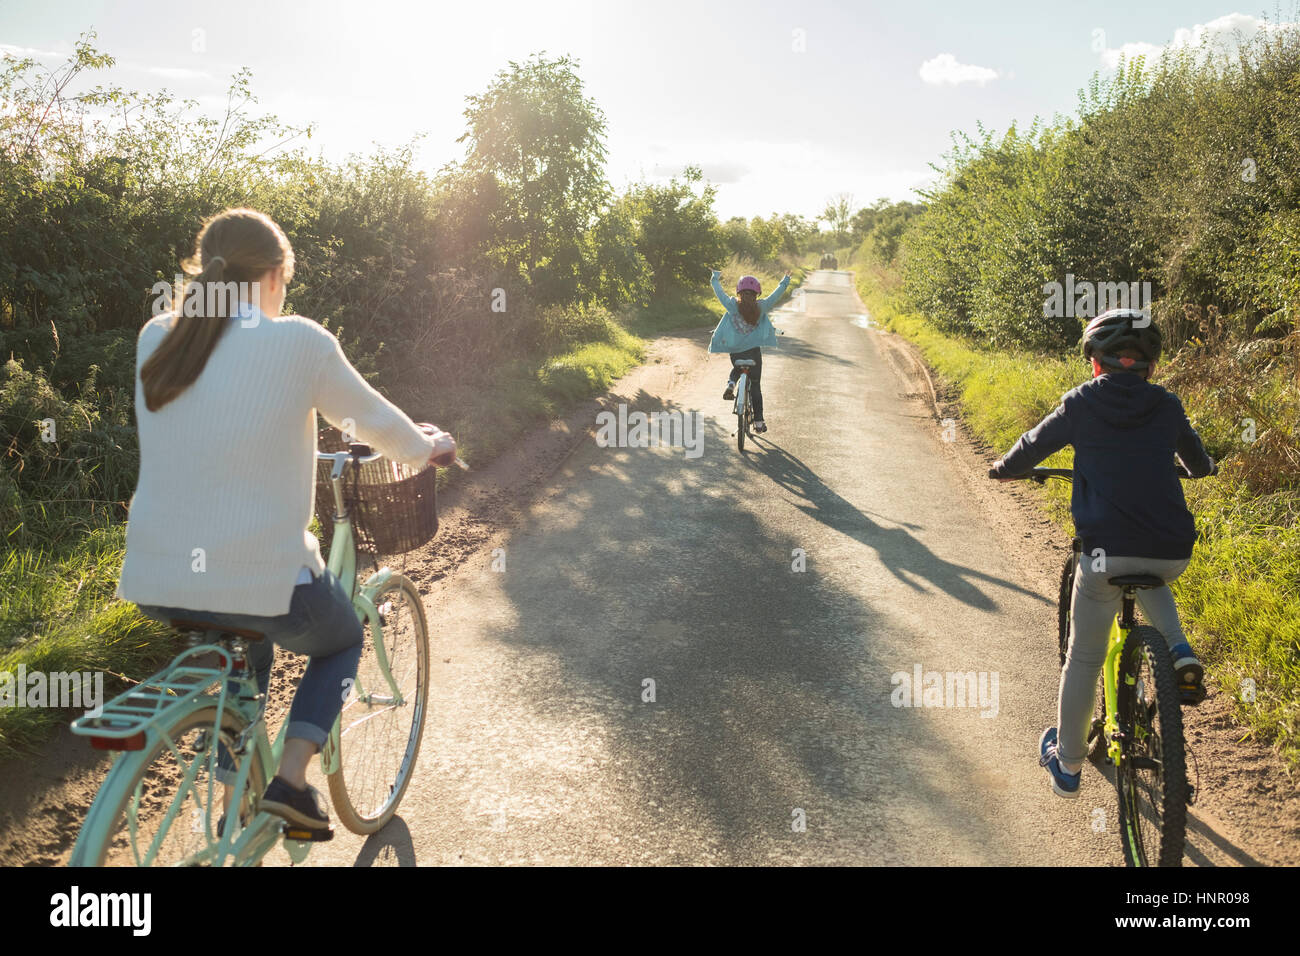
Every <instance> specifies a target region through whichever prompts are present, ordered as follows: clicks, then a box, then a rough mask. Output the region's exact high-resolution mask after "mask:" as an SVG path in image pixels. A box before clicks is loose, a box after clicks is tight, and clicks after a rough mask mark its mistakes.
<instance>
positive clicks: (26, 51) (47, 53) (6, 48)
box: [0, 43, 70, 60]
mask: <svg viewBox="0 0 1300 956" xmlns="http://www.w3.org/2000/svg"><path fill="white" fill-rule="evenodd" d="M8 56H12V57H14V58H15V59H19V60H21V59H23V58H25V57H29V56H30V57H32V58H33V59H35V60H40V59H45V58H49V57H54V58H56V59H60V60H63V59H66V58H67V57H68V56H70V54H68V53H60V52H59V51H58V50H38V49H36V48H35V47H31V46H14V45H13V44H12V43H0V57H8Z"/></svg>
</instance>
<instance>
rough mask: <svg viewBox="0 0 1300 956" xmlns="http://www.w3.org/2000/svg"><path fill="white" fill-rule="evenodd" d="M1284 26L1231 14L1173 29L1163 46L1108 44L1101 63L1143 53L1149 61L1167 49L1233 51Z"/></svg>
mask: <svg viewBox="0 0 1300 956" xmlns="http://www.w3.org/2000/svg"><path fill="white" fill-rule="evenodd" d="M1285 26H1286V24H1274V23H1269V22H1268V21H1267V20H1260V19H1258V18H1257V17H1252V16H1250V15H1248V14H1245V13H1228V14H1225V15H1224V16H1221V17H1218V18H1217V19H1214V20H1211V21H1210V22H1209V23H1198V24H1196V25H1195V26H1191V27H1179V28H1178V29H1177V30H1175V31H1174V38H1173V39H1172V40H1170V41H1169V42H1168V43H1166V44H1165V45H1164V46H1160V45H1158V44H1155V43H1146V42H1135V43H1125V44H1124V45H1123V46H1119V47H1113V48H1112V47H1107V48H1106V49H1104V50H1102V51H1101V53H1100V56H1101V62H1102V65H1103V66H1105V67H1106V68H1107V69H1114V68H1115V67H1116V66H1118V65H1119V61H1120V59H1121V58H1124V59H1128V60H1133V59H1134V58H1135V57H1139V56H1144V57H1146V59H1147V62H1148V63H1150V62H1152V61H1153V60H1156V59H1158V58H1159V57H1160V54H1161V53H1163V52H1164V51H1165V50H1181V49H1202V50H1203V51H1204V52H1205V53H1207V54H1215V53H1231V52H1232V51H1233V50H1235V49H1237V47H1238V46H1240V45H1244V44H1247V43H1249V42H1250V41H1251V40H1253V39H1254V38H1255V37H1257V36H1258V35H1259V34H1261V33H1271V32H1275V31H1277V30H1280V29H1282V28H1283V27H1285ZM1202 44H1204V46H1203V47H1202Z"/></svg>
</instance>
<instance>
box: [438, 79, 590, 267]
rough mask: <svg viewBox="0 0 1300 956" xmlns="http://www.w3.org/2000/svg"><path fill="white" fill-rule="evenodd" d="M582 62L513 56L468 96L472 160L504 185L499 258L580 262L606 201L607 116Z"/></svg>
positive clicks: (535, 263)
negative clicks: (581, 240)
mask: <svg viewBox="0 0 1300 956" xmlns="http://www.w3.org/2000/svg"><path fill="white" fill-rule="evenodd" d="M576 66H577V63H576V61H574V60H573V59H571V58H569V57H567V56H565V57H560V58H559V59H555V60H549V59H546V57H545V55H544V54H535V55H534V56H532V57H530V58H529V59H528V60H527V61H526V62H524V63H515V62H514V61H511V62H510V65H509V68H508V69H506V70H502V71H501V72H499V73H498V74H497V75H496V78H495V79H494V80H493V82H492V85H491V86H489V87H488V89H487V91H486V92H484V93H483V94H481V95H479V96H470V97H468V98H467V101H468V103H469V106H468V108H467V109H466V110H465V118H466V119H467V120H468V121H469V128H468V130H467V131H466V132H465V135H463V136H462V137H460V139H459V140H457V142H465V141H468V143H469V145H468V154H467V156H466V159H465V166H466V167H467V168H468V169H469V170H470V171H471V172H474V173H486V174H490V175H491V176H492V177H493V178H494V179H495V180H496V183H497V190H498V194H499V199H500V202H501V210H502V217H501V223H500V230H501V231H500V234H499V235H498V236H497V237H496V242H497V251H498V255H499V257H500V258H501V259H502V260H503V261H504V262H506V263H514V264H518V265H521V266H522V272H523V275H524V277H525V278H526V279H527V280H528V281H529V282H530V283H533V282H534V280H535V278H536V277H537V274H538V268H539V266H547V267H549V268H550V269H551V270H552V271H556V270H571V269H573V268H575V267H576V265H577V262H578V251H579V250H578V245H577V243H576V241H575V237H578V236H581V235H582V234H583V233H584V232H585V231H586V230H587V228H588V227H589V226H590V225H591V223H592V221H593V220H594V219H595V217H596V214H597V213H598V212H599V210H600V209H601V208H602V206H603V205H604V204H605V202H606V200H607V198H608V194H609V185H608V183H607V181H606V179H605V167H604V164H605V115H604V113H602V112H601V110H600V108H599V107H597V106H596V104H595V101H593V100H591V99H589V98H587V97H586V96H584V95H583V87H582V80H581V79H580V78H579V77H578V74H577V73H576V72H575V68H576Z"/></svg>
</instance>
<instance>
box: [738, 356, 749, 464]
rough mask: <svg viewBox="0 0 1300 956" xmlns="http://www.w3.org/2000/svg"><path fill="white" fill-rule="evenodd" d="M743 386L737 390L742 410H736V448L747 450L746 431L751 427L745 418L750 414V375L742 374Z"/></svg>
mask: <svg viewBox="0 0 1300 956" xmlns="http://www.w3.org/2000/svg"><path fill="white" fill-rule="evenodd" d="M740 378H741V382H742V386H741V387H740V388H739V389H738V390H737V395H736V404H737V406H739V408H740V411H738V412H736V450H737V451H739V452H742V453H743V452H744V451H745V432H746V431H747V430H748V429H749V422H747V421H746V420H745V419H746V417H747V416H748V414H749V376H748V375H741V377H740Z"/></svg>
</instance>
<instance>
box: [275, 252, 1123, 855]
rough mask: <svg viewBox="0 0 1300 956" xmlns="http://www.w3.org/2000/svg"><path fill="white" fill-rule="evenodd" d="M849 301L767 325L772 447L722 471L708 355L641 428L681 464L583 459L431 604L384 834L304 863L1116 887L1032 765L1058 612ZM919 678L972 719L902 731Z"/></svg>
mask: <svg viewBox="0 0 1300 956" xmlns="http://www.w3.org/2000/svg"><path fill="white" fill-rule="evenodd" d="M850 282H851V277H850V275H849V274H848V273H835V272H822V273H816V274H814V275H813V276H812V277H811V280H810V282H809V284H808V285H807V286H806V288H805V292H804V294H803V295H802V296H801V297H800V299H801V301H800V299H796V300H794V302H793V307H791V308H787V309H785V310H783V311H781V312H779V313H777V314H776V315H775V318H776V323H777V325H778V326H779V327H780V328H782V329H783V330H784V331H785V332H786V333H787V334H786V335H785V336H784V337H783V338H782V340H781V346H782V347H781V348H780V349H779V350H778V351H775V352H771V353H768V354H767V355H766V358H765V366H764V385H765V395H766V399H767V405H768V410H767V417H768V420H769V423H770V425H771V431H770V432H769V433H768V435H767V436H765V437H764V438H763V439H762V440H757V441H755V442H753V444H752V446H751V447H747V449H746V452H745V454H744V455H743V456H742V455H741V454H740V453H738V452H737V450H736V447H735V441H734V438H733V434H734V416H732V415H730V414H729V410H730V407H729V403H727V402H724V401H722V399H721V392H722V384H723V378H724V376H725V370H726V359H725V357H718V356H712V357H708V358H707V361H706V356H705V353H704V347H703V344H702V343H703V339H704V337H703V336H699V337H697V338H698V339H699V340H700V342H701V344H700V345H699V354H698V355H696V356H694V361H693V362H691V363H688V365H687V366H686V367H682V368H676V369H673V370H672V374H665V375H661V376H659V380H662V381H663V385H664V387H663V388H662V389H659V390H658V391H657V393H654V394H652V393H650V391H649V390H645V391H642V392H641V393H640V395H639V397H638V399H637V401H636V404H635V408H637V409H641V410H644V411H651V410H656V409H658V410H680V411H683V412H686V413H691V412H696V411H698V412H699V413H700V419H701V422H702V428H703V430H704V435H703V446H702V452H703V453H702V454H701V455H699V456H698V457H687V455H686V453H685V449H683V448H680V447H679V448H668V447H656V448H603V447H598V445H597V444H596V443H595V442H594V441H590V440H589V441H587V442H586V443H585V444H584V445H583V446H582V447H581V448H580V449H579V450H578V451H577V453H576V454H575V455H574V456H573V457H572V458H570V459H569V460H568V462H567V463H566V465H565V466H564V467H563V468H562V469H561V470H560V471H559V472H557V473H556V475H555V477H554V479H553V481H552V484H551V487H550V488H548V489H547V490H546V491H545V492H544V493H543V494H542V495H540V496H539V498H538V499H537V501H536V502H535V504H534V505H533V506H532V507H531V508H530V510H529V512H528V514H527V518H526V521H525V522H524V523H523V527H522V528H521V529H520V530H517V531H515V532H512V533H509V534H506V535H503V536H502V537H501V539H500V541H499V545H498V546H499V547H500V548H501V549H502V550H501V551H499V552H497V555H496V561H495V563H496V565H497V567H498V568H500V567H501V565H502V564H504V571H502V570H494V568H493V563H494V562H493V554H492V553H491V551H490V550H489V549H485V551H484V553H483V554H482V556H481V559H479V560H472V561H470V562H468V563H467V565H466V566H465V567H464V568H463V569H462V570H461V571H460V572H459V573H456V574H453V575H451V576H449V577H447V578H445V579H443V580H441V581H439V582H437V583H436V584H435V585H434V586H433V588H432V590H431V592H430V593H429V595H428V596H427V600H426V606H427V608H428V611H429V618H430V621H431V624H432V627H433V630H434V636H435V650H434V654H433V666H432V694H431V712H430V715H429V719H428V724H427V727H426V733H425V738H424V745H423V751H422V753H421V755H420V760H419V765H418V766H417V769H416V774H415V779H414V781H413V783H412V785H411V789H410V790H409V791H408V793H407V795H406V798H405V800H404V802H403V804H402V807H401V810H400V816H399V819H397V820H395V821H394V822H393V824H391V825H390V826H389V827H387V828H386V829H385V830H384V831H382V832H381V833H380V834H377V835H375V836H373V837H371V838H370V839H369V840H368V841H367V840H363V839H362V838H360V837H357V836H354V835H352V834H350V833H346V832H345V831H343V830H342V828H339V833H338V836H337V837H336V839H335V840H334V841H333V842H332V843H329V844H321V845H318V846H317V847H316V848H315V849H314V851H313V855H312V858H311V860H310V862H311V863H312V864H314V865H326V864H332V865H340V864H341V865H348V864H352V863H360V864H362V865H366V864H389V865H393V864H411V863H418V864H421V865H430V864H445V863H529V862H535V863H550V864H562V863H579V864H620V863H632V864H635V863H641V864H645V863H720V864H750V863H753V864H784V863H803V864H820V863H825V864H844V863H858V864H1004V863H1005V864H1050V863H1056V862H1060V863H1066V864H1080V863H1093V864H1097V863H1111V864H1114V863H1118V862H1120V860H1119V851H1118V841H1117V840H1115V838H1114V836H1113V830H1112V831H1111V835H1110V836H1107V835H1106V834H1105V833H1096V832H1093V831H1092V829H1091V828H1090V827H1089V826H1088V825H1087V823H1088V819H1089V817H1088V814H1089V813H1091V812H1092V808H1094V807H1100V808H1102V809H1103V811H1104V813H1106V814H1110V813H1112V807H1113V803H1114V791H1113V790H1112V789H1110V788H1109V787H1107V786H1106V784H1105V781H1104V779H1103V778H1102V777H1101V776H1100V775H1098V774H1096V773H1095V772H1094V771H1090V774H1089V777H1088V779H1087V781H1086V785H1085V793H1084V797H1083V799H1081V800H1078V801H1072V802H1068V803H1067V802H1066V801H1063V800H1060V799H1059V798H1056V797H1054V796H1053V795H1052V794H1051V793H1050V792H1049V789H1048V786H1047V784H1046V778H1045V775H1043V774H1042V771H1040V770H1039V769H1038V768H1037V766H1036V765H1035V763H1036V762H1035V761H1034V760H1033V759H1032V755H1033V753H1034V751H1035V748H1036V744H1037V740H1038V736H1039V734H1040V732H1041V731H1042V728H1043V726H1044V721H1045V718H1046V717H1047V715H1049V714H1050V713H1051V712H1052V711H1053V705H1054V699H1055V683H1056V674H1055V672H1054V669H1053V667H1052V661H1051V656H1050V655H1048V654H1045V653H1043V647H1042V641H1041V640H1040V641H1030V640H1027V639H1026V635H1027V634H1031V633H1032V634H1039V635H1044V637H1043V639H1042V640H1048V639H1049V638H1050V636H1051V634H1052V633H1053V628H1054V620H1055V618H1054V614H1055V611H1054V607H1053V605H1052V604H1050V603H1049V602H1048V601H1047V600H1046V599H1045V598H1044V597H1043V596H1040V595H1039V594H1037V593H1034V592H1032V591H1031V590H1029V589H1027V588H1024V587H1022V586H1021V584H1020V583H1019V582H1017V581H1016V580H1014V574H1012V573H1010V572H1008V571H1006V570H1005V568H1006V567H1007V566H1008V561H1007V560H1006V559H1005V555H1004V554H1003V553H1002V552H1001V551H1000V549H999V546H998V544H997V539H996V536H995V535H994V534H993V533H992V532H991V531H990V529H989V527H988V525H987V522H986V520H985V518H984V517H983V516H982V515H981V514H980V513H979V511H978V510H975V507H974V505H973V504H971V503H968V501H967V500H964V498H963V495H962V494H961V493H960V491H959V490H958V484H957V482H956V481H955V479H954V476H953V474H952V465H951V464H950V463H949V462H948V461H946V460H945V458H944V456H943V455H942V454H940V453H939V452H938V450H937V446H936V442H935V437H934V435H933V434H932V430H933V429H934V428H935V427H936V426H935V425H934V422H933V420H932V419H929V418H927V417H925V416H924V415H923V414H922V413H921V412H920V411H919V410H918V406H917V405H916V403H914V402H910V401H908V400H907V399H905V398H904V397H902V396H900V392H899V380H898V378H897V376H896V375H895V373H894V371H893V370H892V369H891V368H890V367H889V365H888V363H887V362H886V360H885V359H884V358H882V356H881V354H880V353H879V352H878V351H877V346H876V344H875V340H874V333H872V332H870V331H869V330H868V329H867V327H866V326H867V324H868V323H867V322H866V321H865V317H864V316H862V315H861V314H860V307H859V306H858V305H857V300H856V298H855V296H854V294H853V292H852V289H851V285H850ZM787 305H788V306H790V305H791V303H790V302H787ZM797 549H801V551H802V554H803V555H805V556H806V557H805V558H804V567H805V570H802V571H799V570H796V567H797V565H798V558H799V550H797ZM502 558H503V559H504V561H502ZM917 668H920V669H921V670H922V671H926V672H928V671H937V672H976V674H979V675H986V676H984V677H983V679H984V684H983V687H984V690H985V697H984V702H983V703H984V706H982V707H981V706H980V703H981V702H980V701H979V700H975V701H969V702H968V704H971V703H973V704H975V706H969V705H968V706H943V707H930V706H924V707H896V706H894V702H895V699H896V695H895V696H891V694H895V692H896V688H897V694H901V692H902V688H901V687H900V686H899V685H898V684H896V683H894V682H893V681H892V680H891V675H894V674H896V673H897V674H903V675H906V677H907V683H908V684H909V685H910V683H911V681H912V678H913V675H914V673H915V671H916V669H917ZM995 680H996V683H994V681H995ZM651 681H652V682H653V684H650V683H648V682H651ZM651 689H652V690H653V695H651V693H650V691H651ZM909 689H910V688H909ZM995 694H996V696H994V695H995ZM650 696H653V700H647V699H645V698H648V697H650ZM953 703H957V701H956V700H954V701H953ZM1040 778H1041V779H1040ZM318 785H322V786H323V781H318ZM282 853H283V851H282V850H278V851H277V854H282ZM268 862H271V861H270V860H268Z"/></svg>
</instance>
